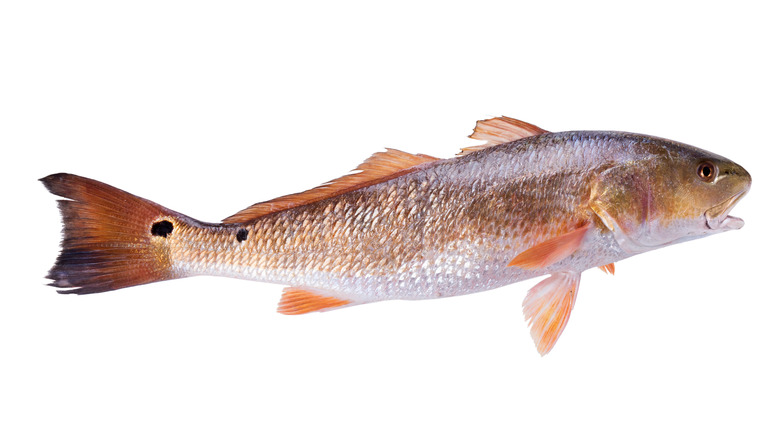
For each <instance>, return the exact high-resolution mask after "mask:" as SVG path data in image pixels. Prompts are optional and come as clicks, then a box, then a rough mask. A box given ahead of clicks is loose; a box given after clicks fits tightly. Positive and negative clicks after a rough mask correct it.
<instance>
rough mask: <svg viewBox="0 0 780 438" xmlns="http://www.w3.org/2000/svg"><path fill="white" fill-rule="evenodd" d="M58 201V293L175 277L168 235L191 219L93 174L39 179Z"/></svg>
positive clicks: (53, 276) (51, 275)
mask: <svg viewBox="0 0 780 438" xmlns="http://www.w3.org/2000/svg"><path fill="white" fill-rule="evenodd" d="M41 182H43V185H44V186H46V188H47V189H48V190H49V191H50V192H51V193H53V194H55V195H57V196H61V197H63V198H66V199H61V200H58V201H57V203H58V204H59V209H60V214H61V215H62V223H63V238H62V242H61V251H60V254H59V256H58V257H57V260H56V262H55V263H54V266H53V267H52V268H51V270H50V271H49V274H48V276H47V278H48V279H50V280H52V282H51V283H50V285H51V286H54V287H56V288H58V289H59V290H58V292H60V293H75V294H89V293H95V292H106V291H110V290H114V289H120V288H123V287H129V286H135V285H139V284H145V283H152V282H155V281H160V280H167V279H171V278H176V277H179V276H181V275H176V274H175V273H174V270H173V268H172V261H171V253H170V240H171V239H172V238H174V237H175V236H176V235H177V233H178V232H179V227H181V226H183V225H184V223H185V222H190V221H193V220H192V219H189V218H187V217H186V216H183V215H181V214H179V213H176V212H174V211H172V210H168V209H166V208H165V207H162V206H160V205H158V204H155V203H153V202H151V201H147V200H146V199H143V198H139V197H137V196H134V195H131V194H130V193H127V192H124V191H122V190H119V189H117V188H115V187H112V186H109V185H107V184H104V183H101V182H99V181H95V180H92V179H88V178H84V177H80V176H76V175H71V174H66V173H59V174H54V175H49V176H47V177H45V178H42V179H41Z"/></svg>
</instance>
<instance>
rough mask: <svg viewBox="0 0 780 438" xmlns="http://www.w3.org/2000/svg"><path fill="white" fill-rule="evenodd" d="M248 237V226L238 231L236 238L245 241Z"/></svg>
mask: <svg viewBox="0 0 780 438" xmlns="http://www.w3.org/2000/svg"><path fill="white" fill-rule="evenodd" d="M247 237H249V231H247V229H246V228H242V229H240V230H238V232H237V233H236V240H238V241H239V242H243V241H245V240H246V238H247Z"/></svg>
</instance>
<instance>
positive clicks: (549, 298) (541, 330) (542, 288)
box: [523, 272, 580, 356]
mask: <svg viewBox="0 0 780 438" xmlns="http://www.w3.org/2000/svg"><path fill="white" fill-rule="evenodd" d="M579 287H580V273H579V272H576V273H574V272H556V273H554V274H552V275H551V276H550V277H548V278H546V279H544V280H542V281H541V282H539V284H537V285H536V286H534V287H533V288H531V290H530V291H528V295H526V297H525V299H524V300H523V315H525V319H526V321H528V325H529V326H530V327H531V337H532V338H533V340H534V343H535V344H536V350H537V351H538V352H539V354H541V355H542V356H544V355H545V354H547V353H549V352H550V350H552V348H553V346H555V343H556V342H557V341H558V338H559V337H560V336H561V333H563V329H564V328H565V327H566V323H567V322H569V316H570V315H571V309H572V308H573V307H574V302H575V301H576V300H577V290H578V289H579Z"/></svg>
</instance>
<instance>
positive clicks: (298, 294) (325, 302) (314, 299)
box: [276, 287, 350, 315]
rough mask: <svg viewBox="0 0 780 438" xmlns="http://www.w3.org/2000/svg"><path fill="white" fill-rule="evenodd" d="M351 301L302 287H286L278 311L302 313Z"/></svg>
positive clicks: (288, 313) (290, 313)
mask: <svg viewBox="0 0 780 438" xmlns="http://www.w3.org/2000/svg"><path fill="white" fill-rule="evenodd" d="M349 303H350V301H348V300H341V299H338V298H335V297H330V296H327V295H321V292H319V291H317V292H312V291H310V290H307V289H304V288H300V287H286V288H284V293H283V294H282V299H281V300H279V307H277V309H276V311H277V312H279V313H281V314H283V315H302V314H304V313H309V312H316V311H319V310H325V309H329V308H331V307H341V306H346V305H347V304H349Z"/></svg>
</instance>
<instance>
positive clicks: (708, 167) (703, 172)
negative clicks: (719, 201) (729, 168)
mask: <svg viewBox="0 0 780 438" xmlns="http://www.w3.org/2000/svg"><path fill="white" fill-rule="evenodd" d="M696 174H697V175H699V178H700V179H701V180H702V181H704V182H708V183H710V182H713V181H715V177H716V176H718V167H717V166H715V164H713V163H711V162H709V161H705V162H703V163H701V164H699V168H698V169H697V170H696Z"/></svg>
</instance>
